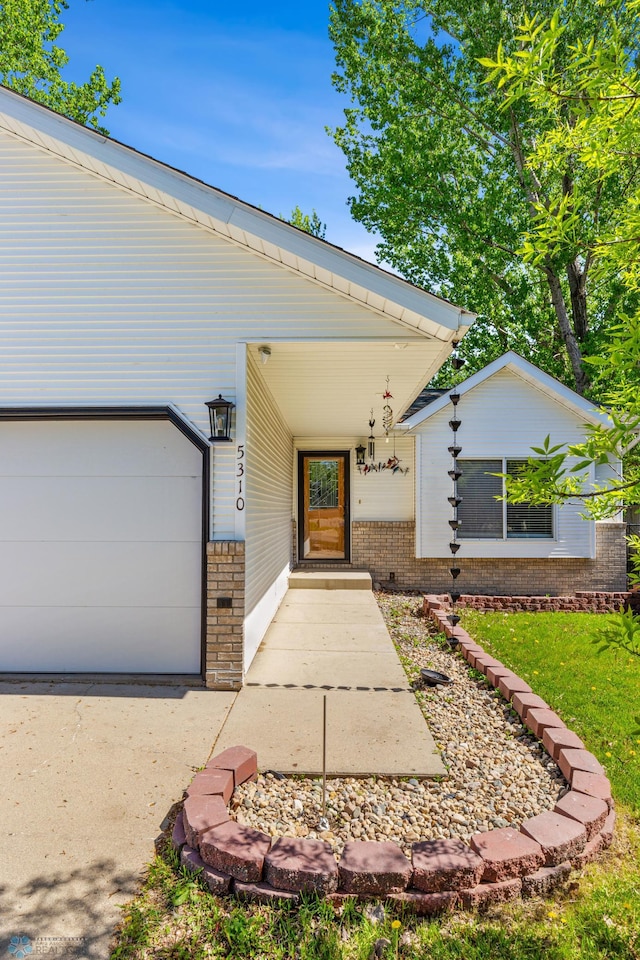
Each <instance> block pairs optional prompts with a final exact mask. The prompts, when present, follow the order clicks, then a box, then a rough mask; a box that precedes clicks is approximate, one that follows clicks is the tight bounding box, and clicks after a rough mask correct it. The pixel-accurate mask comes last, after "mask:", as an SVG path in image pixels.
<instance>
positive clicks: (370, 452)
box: [367, 408, 376, 464]
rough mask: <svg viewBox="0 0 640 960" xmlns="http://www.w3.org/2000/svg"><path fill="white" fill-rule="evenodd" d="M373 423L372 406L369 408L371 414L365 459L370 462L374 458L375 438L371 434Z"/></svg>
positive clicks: (374, 423)
mask: <svg viewBox="0 0 640 960" xmlns="http://www.w3.org/2000/svg"><path fill="white" fill-rule="evenodd" d="M375 425H376V422H375V420H374V419H373V408H371V415H370V419H369V439H368V441H367V459H368V460H369V463H371V464H372V463H373V461H374V460H375V458H376V438H375V437H374V435H373V428H374V427H375Z"/></svg>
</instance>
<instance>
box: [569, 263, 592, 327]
mask: <svg viewBox="0 0 640 960" xmlns="http://www.w3.org/2000/svg"><path fill="white" fill-rule="evenodd" d="M586 279H587V278H586V274H585V272H584V270H581V269H580V267H579V266H578V264H577V263H576V262H575V261H574V262H573V263H568V264H567V280H568V281H569V292H570V295H571V314H572V316H573V329H574V330H575V334H576V337H577V339H578V342H579V343H582V342H583V341H584V339H585V337H586V336H587V330H588V328H589V321H588V317H587V283H586Z"/></svg>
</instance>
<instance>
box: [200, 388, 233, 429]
mask: <svg viewBox="0 0 640 960" xmlns="http://www.w3.org/2000/svg"><path fill="white" fill-rule="evenodd" d="M206 406H207V407H208V408H209V423H210V424H211V436H210V437H209V440H215V441H225V440H231V411H232V410H233V408H234V407H235V403H232V402H231V400H223V399H222V394H221V393H219V394H218V399H217V400H208V401H207V404H206Z"/></svg>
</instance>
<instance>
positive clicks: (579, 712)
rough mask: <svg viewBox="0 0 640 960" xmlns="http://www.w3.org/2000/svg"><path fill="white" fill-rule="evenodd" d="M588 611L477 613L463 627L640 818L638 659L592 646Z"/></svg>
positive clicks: (593, 617)
mask: <svg viewBox="0 0 640 960" xmlns="http://www.w3.org/2000/svg"><path fill="white" fill-rule="evenodd" d="M607 619H608V618H607V617H604V616H603V615H602V614H591V613H479V612H477V611H475V610H465V611H463V616H462V626H464V628H465V629H466V630H467V631H468V632H469V633H470V634H471V636H472V637H473V638H474V640H477V641H478V643H480V644H481V645H482V646H483V647H484V648H485V649H486V650H487V651H488V652H491V653H492V654H493V655H494V656H496V657H497V658H498V659H499V660H502V662H503V663H504V664H505V665H506V666H508V667H510V668H511V669H512V670H514V671H515V672H516V673H517V674H518V675H519V676H520V677H522V679H523V680H526V682H527V683H528V684H529V685H530V686H531V687H532V689H533V690H534V691H535V692H536V693H537V694H539V696H541V697H542V698H543V699H544V700H546V701H547V703H548V704H549V705H550V706H551V707H552V708H553V709H554V710H555V711H556V712H557V713H558V715H559V716H560V717H561V718H562V719H563V720H564V722H565V723H566V725H567V726H568V727H569V728H570V729H571V730H573V731H575V733H577V734H578V736H579V737H580V738H581V739H582V740H583V741H584V742H585V744H586V746H587V748H588V749H589V750H591V752H592V753H594V754H595V755H596V756H597V758H598V760H599V761H600V762H601V763H602V764H603V766H604V767H605V768H606V771H607V775H608V777H609V779H610V780H611V785H612V788H613V794H614V797H615V798H616V800H618V801H620V802H622V803H624V804H627V805H628V806H629V807H630V808H631V810H632V811H634V812H635V813H636V814H639V815H640V729H639V728H640V723H638V722H637V720H636V719H635V718H637V717H638V716H639V715H640V657H634V656H631V655H629V654H627V653H618V652H616V651H614V650H613V649H611V648H610V649H608V650H604V651H603V652H602V653H599V652H598V647H597V645H595V644H594V643H593V640H594V639H596V638H597V636H598V631H599V630H600V629H601V627H602V625H603V622H605V621H606V620H607Z"/></svg>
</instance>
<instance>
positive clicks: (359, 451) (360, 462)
mask: <svg viewBox="0 0 640 960" xmlns="http://www.w3.org/2000/svg"><path fill="white" fill-rule="evenodd" d="M366 452H367V448H366V447H365V446H364V445H363V444H362V443H361V444H359V445H358V446H357V447H356V466H358V467H363V466H364V455H365V453H366Z"/></svg>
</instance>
